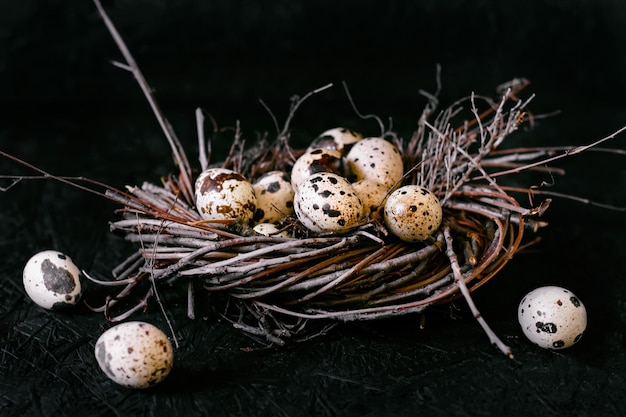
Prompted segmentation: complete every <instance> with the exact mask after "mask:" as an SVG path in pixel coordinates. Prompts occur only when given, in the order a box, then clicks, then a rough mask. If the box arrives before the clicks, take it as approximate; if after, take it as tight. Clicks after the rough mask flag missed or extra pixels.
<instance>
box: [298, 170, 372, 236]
mask: <svg viewBox="0 0 626 417" xmlns="http://www.w3.org/2000/svg"><path fill="white" fill-rule="evenodd" d="M294 209H295V212H296V216H297V217H298V220H300V222H301V223H302V224H303V225H304V226H305V227H306V228H307V229H309V230H311V231H313V232H318V233H341V232H346V231H348V230H350V229H352V228H353V227H355V226H356V225H357V224H358V223H359V221H360V220H361V218H362V217H363V203H361V200H360V199H359V197H358V196H357V195H356V191H355V190H354V187H352V184H350V183H349V182H348V180H346V179H345V178H344V177H342V176H340V175H337V174H334V173H331V172H319V173H317V174H313V175H312V176H310V177H309V178H307V179H306V180H304V181H303V182H302V184H300V187H298V189H297V190H296V196H295V199H294Z"/></svg>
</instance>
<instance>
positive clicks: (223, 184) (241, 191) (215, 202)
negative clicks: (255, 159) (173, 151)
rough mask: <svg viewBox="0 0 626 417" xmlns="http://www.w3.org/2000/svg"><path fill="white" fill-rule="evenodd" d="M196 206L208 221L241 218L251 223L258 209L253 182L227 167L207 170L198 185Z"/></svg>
mask: <svg viewBox="0 0 626 417" xmlns="http://www.w3.org/2000/svg"><path fill="white" fill-rule="evenodd" d="M195 195H196V208H197V210H198V212H199V213H200V215H201V216H202V218H203V219H206V220H238V221H241V222H243V223H248V222H250V221H251V220H252V218H253V216H254V213H255V212H256V204H257V201H256V195H255V194H254V188H253V187H252V184H251V183H250V182H249V181H248V180H247V179H246V178H245V177H244V176H243V175H241V174H239V173H237V172H235V171H232V170H230V169H225V168H209V169H207V170H205V171H203V172H202V173H201V174H200V175H199V176H198V179H197V180H196V184H195Z"/></svg>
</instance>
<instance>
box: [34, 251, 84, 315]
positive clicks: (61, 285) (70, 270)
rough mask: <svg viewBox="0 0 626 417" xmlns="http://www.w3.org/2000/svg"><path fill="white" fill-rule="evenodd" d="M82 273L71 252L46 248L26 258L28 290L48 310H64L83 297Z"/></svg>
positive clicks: (36, 301)
mask: <svg viewBox="0 0 626 417" xmlns="http://www.w3.org/2000/svg"><path fill="white" fill-rule="evenodd" d="M80 276H81V273H80V270H79V269H78V267H77V266H76V265H75V264H74V262H73V261H72V259H71V258H70V257H69V256H67V255H65V254H63V253H61V252H59V251H55V250H45V251H41V252H39V253H37V254H35V255H33V256H32V257H31V258H30V259H29V260H28V261H27V262H26V265H25V266H24V271H23V277H22V278H23V284H24V289H25V290H26V294H28V296H29V297H30V299H31V300H33V302H35V304H37V305H39V306H40V307H43V308H45V309H47V310H63V309H67V308H69V307H72V306H74V305H75V304H76V303H77V302H78V301H79V300H80V298H81V296H82V286H81V281H80Z"/></svg>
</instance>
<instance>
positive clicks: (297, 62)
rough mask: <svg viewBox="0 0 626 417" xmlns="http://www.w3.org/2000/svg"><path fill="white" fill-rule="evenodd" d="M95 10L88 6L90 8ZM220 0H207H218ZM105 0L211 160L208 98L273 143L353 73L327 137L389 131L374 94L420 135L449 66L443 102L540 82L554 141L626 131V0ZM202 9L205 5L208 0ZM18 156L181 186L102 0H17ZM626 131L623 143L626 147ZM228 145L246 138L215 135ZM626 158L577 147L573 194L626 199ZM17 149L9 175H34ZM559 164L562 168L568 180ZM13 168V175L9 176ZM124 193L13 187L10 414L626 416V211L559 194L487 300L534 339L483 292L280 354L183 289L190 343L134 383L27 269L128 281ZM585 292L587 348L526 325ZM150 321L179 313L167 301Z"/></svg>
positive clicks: (8, 225)
mask: <svg viewBox="0 0 626 417" xmlns="http://www.w3.org/2000/svg"><path fill="white" fill-rule="evenodd" d="M77 3H78V2H77ZM195 3H198V4H195ZM562 3H564V2H559V1H547V0H542V1H529V2H497V1H472V2H470V1H461V0H455V1H452V2H438V1H422V2H400V1H398V2H373V1H360V2H352V1H350V2H331V1H319V2H314V3H313V2H306V3H305V2H292V1H276V2H271V5H269V4H265V3H262V2H258V5H254V4H249V3H248V2H242V1H217V2H193V3H192V2H164V1H163V2H147V1H129V0H123V1H119V0H118V1H115V2H105V3H104V5H105V7H106V8H107V10H109V12H110V14H111V17H112V19H113V20H114V22H115V23H116V24H117V26H118V28H119V29H120V31H121V33H122V35H123V36H124V38H125V40H126V41H127V43H128V44H129V47H130V48H131V51H132V52H133V53H134V55H135V58H136V59H137V61H138V63H139V65H140V66H141V68H142V70H143V72H144V75H145V76H146V77H147V79H148V81H149V82H150V84H151V85H152V86H153V87H154V89H155V91H156V94H157V98H158V99H159V102H160V104H161V105H162V107H163V110H164V111H165V113H166V115H167V116H168V118H169V119H170V121H171V122H172V124H173V125H174V128H175V130H176V131H177V133H178V135H179V136H180V137H181V139H182V140H183V142H184V144H185V146H186V148H187V149H188V150H189V156H190V159H191V160H192V161H193V163H195V161H196V159H197V155H196V153H195V150H196V139H195V124H194V116H193V112H194V110H195V108H196V107H199V106H200V107H203V108H205V109H206V110H207V111H208V112H210V113H211V114H212V115H213V116H214V117H215V119H216V120H217V122H218V123H220V125H224V126H232V125H234V123H235V121H236V120H241V122H242V127H243V129H244V132H245V133H246V134H247V135H248V137H249V138H251V139H253V138H254V137H255V135H256V133H257V132H265V131H273V130H274V126H273V122H272V119H271V117H270V116H269V115H268V113H267V111H266V110H265V109H264V108H263V106H261V105H260V104H259V102H258V100H259V99H262V100H263V101H264V102H265V103H266V104H267V105H268V107H269V108H270V109H272V111H273V112H274V113H275V114H276V117H277V118H278V120H279V121H282V120H284V117H285V116H286V113H287V110H288V105H289V98H290V97H291V96H292V95H293V94H300V95H303V94H305V93H307V92H309V91H311V90H313V89H315V88H318V87H321V86H323V85H325V84H327V83H329V82H333V83H335V87H333V88H332V89H331V90H329V91H326V92H324V93H322V94H319V95H317V96H315V97H313V98H312V99H310V100H309V101H307V102H306V103H305V104H304V105H303V106H302V108H301V111H300V112H299V113H298V114H297V117H296V118H295V119H294V122H293V127H294V137H295V139H296V140H302V141H305V140H307V139H308V138H310V137H311V135H315V134H317V133H319V131H321V130H323V129H326V128H328V127H334V126H337V125H349V127H352V128H355V129H357V130H360V131H362V132H363V133H365V134H375V133H376V132H377V126H376V125H374V124H373V123H371V122H362V121H359V120H358V118H356V117H355V115H354V113H353V112H352V110H351V109H350V106H349V104H348V102H347V100H346V98H345V94H344V92H343V89H342V88H341V81H344V80H345V81H346V82H347V85H348V87H349V88H350V91H351V93H352V95H353V97H354V99H355V101H356V102H357V105H358V106H359V108H360V110H361V111H363V112H365V113H375V114H378V115H379V116H381V117H383V118H385V119H386V118H387V117H393V120H394V126H395V129H396V130H397V131H398V132H400V134H401V135H402V136H408V135H409V134H410V133H411V131H412V129H413V128H414V126H415V121H416V117H417V116H418V115H419V113H420V112H421V109H422V107H423V105H424V99H423V98H422V97H421V96H420V95H419V93H418V90H419V89H424V90H426V91H430V92H432V91H434V90H435V81H434V80H435V67H436V65H437V64H441V65H442V83H443V90H442V95H441V101H442V103H443V104H449V103H450V102H451V101H453V100H456V99H458V98H461V97H463V96H466V95H468V94H469V93H471V92H472V91H475V92H477V93H480V94H487V95H490V94H492V93H493V89H494V87H495V86H496V85H497V84H499V83H501V82H504V81H506V80H508V79H511V78H513V77H516V76H523V77H526V78H529V79H530V80H531V82H532V84H531V85H530V87H529V90H530V91H532V92H534V93H536V95H537V96H536V98H535V100H534V101H533V104H532V106H531V109H532V110H533V111H535V112H536V113H547V112H552V111H554V110H559V111H560V113H559V114H558V115H556V116H554V117H551V118H548V119H542V120H540V121H538V124H537V126H536V128H535V129H534V131H532V132H529V133H521V134H520V135H521V136H520V137H521V138H528V139H529V140H530V141H532V143H533V144H545V145H566V144H567V145H578V144H585V143H589V142H591V141H593V140H595V139H599V138H601V137H603V136H604V135H606V134H609V133H611V132H612V131H614V130H617V129H618V128H619V127H621V126H623V125H624V124H626V106H624V104H623V92H624V91H625V87H626V81H625V80H626V78H624V77H623V74H624V73H626V55H625V54H624V53H623V41H624V40H625V39H626V36H625V35H626V28H625V27H624V26H623V22H624V21H625V19H626V6H624V5H622V4H621V3H619V2H616V1H613V2H611V1H583V0H578V1H570V2H567V5H563V4H562ZM192 4H193V6H192ZM0 45H1V48H0V105H1V106H2V108H3V111H2V113H0V149H2V150H4V151H6V152H9V153H12V154H14V155H16V156H19V157H21V158H23V159H25V160H27V161H28V162H30V163H33V164H34V165H37V166H39V167H41V168H44V169H46V170H48V171H50V172H52V173H55V174H59V175H71V176H79V175H83V176H86V177H89V178H93V179H96V180H99V181H102V182H105V183H107V184H110V185H113V186H115V187H123V186H124V185H126V184H140V183H141V182H142V181H144V180H147V181H152V182H158V179H159V176H160V175H164V174H167V173H169V172H171V171H172V170H173V164H172V162H171V157H170V154H169V149H168V147H167V143H166V141H165V139H164V138H163V135H162V134H161V132H160V130H159V127H158V125H157V123H156V121H155V120H154V118H153V117H152V115H151V113H150V109H149V107H148V105H147V104H146V103H145V100H144V99H143V97H142V95H141V92H140V90H139V88H138V87H137V85H136V84H135V83H134V80H133V79H132V76H131V75H130V74H128V73H126V72H124V71H122V70H120V69H117V68H114V67H113V66H112V65H110V64H109V63H108V60H110V59H120V58H119V53H118V52H117V50H116V49H115V46H114V45H113V42H112V41H111V39H110V37H109V35H108V33H107V32H106V30H105V28H104V25H103V24H102V22H101V20H100V19H99V17H98V16H97V14H96V12H95V7H94V6H93V4H91V3H90V2H88V1H86V2H80V3H79V4H73V5H69V4H67V3H66V2H63V1H58V0H57V1H52V0H51V1H46V2H34V1H32V2H19V3H18V2H15V3H10V2H7V1H4V2H2V3H0ZM623 141H624V135H622V136H620V137H618V138H616V139H615V140H614V141H612V142H610V143H609V145H610V146H614V147H618V148H622V149H623V148H624V144H623ZM215 146H216V158H218V157H219V155H220V152H222V154H223V152H224V151H225V149H227V148H228V144H215ZM624 162H625V161H624V156H619V155H611V154H605V153H602V154H601V153H592V152H589V153H585V154H582V155H578V156H574V157H571V159H568V160H565V161H562V163H559V166H561V167H563V168H565V169H566V170H567V175H566V176H565V177H556V178H555V182H556V183H555V185H554V186H553V188H552V189H553V190H554V191H558V192H563V193H570V194H575V195H577V196H580V197H584V198H591V199H594V200H598V201H601V202H604V203H612V204H617V205H622V206H625V205H626V199H625V197H624V187H625V185H626V170H625V169H624V166H625V165H624ZM31 173H32V172H31V171H28V170H26V169H24V168H22V167H19V166H18V165H17V164H15V163H13V162H10V161H8V160H5V159H0V174H31ZM546 179H547V180H549V178H546ZM7 184H8V182H3V184H2V185H3V186H5V185H7ZM115 208H116V206H115V205H114V204H112V203H110V202H108V201H104V200H103V199H102V198H100V197H98V196H95V195H91V194H89V193H86V192H83V191H80V190H77V189H74V188H70V187H68V186H66V185H62V184H59V183H55V182H53V181H24V182H22V183H20V184H18V185H17V186H15V187H13V188H11V189H10V190H9V191H7V192H5V193H0V224H1V232H0V252H1V253H2V259H3V262H2V263H1V264H0V280H1V285H0V300H1V302H0V415H2V416H52V415H54V416H70V415H71V416H74V415H90V416H109V415H111V416H112V415H120V416H121V415H124V416H126V415H168V416H175V415H196V414H197V415H232V416H240V415H248V416H256V415H259V416H262V415H272V416H282V415H284V416H305V415H315V416H353V415H354V416H356V415H359V416H380V415H407V416H408V415H412V416H414V415H419V414H421V415H428V416H431V415H432V416H439V415H441V416H450V415H455V416H482V415H497V416H505V415H506V416H514V415H525V416H526V415H569V416H622V415H624V414H625V413H626V405H625V404H624V400H625V397H626V388H624V387H625V383H626V374H625V373H626V352H625V348H626V340H625V338H624V337H625V331H626V327H625V324H626V313H624V309H625V308H626V284H624V280H623V274H624V270H625V269H626V260H625V258H624V256H623V251H624V244H623V242H624V238H625V237H626V231H625V228H624V227H625V225H626V214H625V213H619V212H614V211H610V210H604V209H601V208H595V207H592V206H589V205H585V204H581V203H578V202H573V201H570V200H567V199H556V200H555V201H554V202H553V204H552V206H551V207H550V209H549V210H548V211H547V212H546V214H545V220H547V221H548V222H549V223H550V226H549V227H548V228H546V229H544V230H542V231H541V232H540V234H541V236H542V238H543V240H542V242H541V243H540V244H539V245H537V246H535V247H534V248H533V250H532V251H529V252H528V253H525V254H520V255H518V256H516V257H515V258H514V259H513V260H512V261H511V262H510V263H509V264H508V265H507V266H506V268H505V269H504V270H503V271H502V272H501V273H500V274H499V275H498V276H497V277H496V278H494V279H493V280H492V281H490V282H489V283H488V284H487V285H486V286H485V287H483V288H481V290H479V291H478V292H476V293H475V296H474V297H475V301H476V303H477V305H478V307H479V309H480V310H481V311H482V312H483V315H484V316H485V318H486V319H487V321H488V322H489V323H490V324H491V326H492V327H493V329H494V330H495V331H496V333H498V334H499V335H500V336H501V337H502V338H503V339H504V341H505V342H506V343H508V344H509V345H510V346H511V347H512V349H513V352H514V354H515V359H513V360H510V359H507V358H506V357H504V355H502V354H501V353H500V352H499V351H497V349H496V348H495V347H494V346H491V345H490V344H489V342H488V340H487V338H486V337H485V335H484V334H483V333H482V330H481V329H480V327H479V326H478V324H477V323H476V322H475V320H474V319H473V318H472V317H471V315H470V314H469V312H468V310H467V307H466V306H465V303H464V302H462V301H459V302H457V303H456V305H455V308H453V309H448V308H440V309H435V310H433V311H431V312H429V313H428V314H427V315H426V328H425V329H424V330H421V331H420V330H418V324H417V318H416V317H404V318H401V319H397V320H388V321H384V322H368V323H353V324H346V325H341V326H339V327H338V328H336V329H335V330H334V331H332V332H331V333H330V334H328V335H327V336H326V337H323V338H320V339H316V340H312V341H310V342H307V343H303V344H298V345H294V346H291V347H287V348H284V349H279V350H260V351H253V352H245V351H243V350H241V348H242V347H255V346H257V345H256V344H255V342H254V341H253V340H251V339H249V338H247V337H246V336H243V335H242V334H240V333H239V332H237V331H236V330H234V329H232V328H231V327H230V326H229V325H228V324H227V323H223V322H219V321H215V320H214V319H213V318H202V317H200V318H198V319H196V320H195V321H191V320H189V319H187V318H186V316H185V305H184V298H178V297H176V296H175V294H172V295H171V297H170V296H166V297H165V303H166V304H165V305H166V308H167V311H168V314H169V317H170V319H171V320H172V323H173V326H174V328H175V330H176V334H177V336H178V339H179V341H180V346H179V347H178V349H177V351H176V366H175V368H174V370H173V371H172V374H171V375H170V376H169V377H168V379H167V380H166V381H165V382H163V383H162V384H160V385H159V386H157V387H156V388H154V389H151V390H146V391H131V390H127V389H124V388H121V387H118V386H116V385H114V384H113V383H112V382H110V381H109V380H107V379H106V377H105V376H104V374H103V373H102V372H101V371H100V370H99V369H98V367H97V364H96V362H95V358H94V356H93V347H94V343H95V340H96V339H97V337H98V336H99V335H100V334H101V333H102V331H103V330H104V329H106V328H108V327H109V324H108V323H107V322H106V321H105V320H104V317H103V316H102V315H100V314H94V313H90V312H88V311H87V310H86V309H84V308H77V309H74V310H72V311H70V312H65V313H52V312H47V311H43V310H42V309H40V308H38V307H36V306H34V305H33V304H32V303H31V302H30V300H29V299H28V298H27V296H26V294H25V292H24V290H23V287H22V284H21V272H22V268H23V266H24V264H25V262H26V261H27V259H28V258H29V257H30V256H31V255H32V254H34V253H36V252H38V251H40V250H44V249H57V250H60V251H62V252H64V253H66V254H68V255H70V256H71V257H72V258H73V259H74V261H75V262H76V263H77V264H78V265H79V267H80V268H82V269H85V270H87V271H90V272H92V273H94V274H96V275H101V276H103V275H106V274H107V273H108V272H109V271H110V270H111V268H113V267H114V266H115V265H117V263H118V262H120V261H121V260H123V259H124V258H125V257H126V256H127V255H128V254H129V250H130V248H129V245H128V244H127V243H125V242H123V241H122V240H121V239H120V238H119V237H116V236H112V235H110V234H109V232H108V224H107V222H108V221H110V220H113V219H114V218H115V215H114V213H113V211H114V210H115ZM548 284H555V285H562V286H566V287H568V288H569V289H570V290H572V291H573V292H574V293H576V294H577V295H578V296H579V297H580V299H581V300H582V301H583V302H584V303H585V305H586V307H587V310H588V313H589V327H588V332H587V333H586V334H585V335H584V337H583V339H582V340H581V342H580V343H579V344H577V345H576V346H574V347H573V348H571V349H569V350H566V351H560V352H551V351H544V350H540V349H539V348H536V347H534V346H532V345H530V343H529V342H528V341H527V340H526V339H525V338H524V336H523V335H522V333H521V331H520V329H519V326H518V324H517V318H516V308H517V303H518V302H519V300H520V299H521V298H522V296H523V295H524V294H525V293H526V292H527V291H529V290H531V289H533V288H534V287H536V286H539V285H548ZM136 318H140V319H145V320H147V321H151V322H153V323H156V324H158V325H161V326H163V325H164V321H163V316H162V314H161V313H160V311H159V310H158V308H157V306H156V305H151V307H150V309H149V310H148V311H147V312H145V313H139V314H138V315H137V316H136Z"/></svg>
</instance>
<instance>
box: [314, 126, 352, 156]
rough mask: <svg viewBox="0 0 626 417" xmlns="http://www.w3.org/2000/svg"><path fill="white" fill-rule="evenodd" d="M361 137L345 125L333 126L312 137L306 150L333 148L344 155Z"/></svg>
mask: <svg viewBox="0 0 626 417" xmlns="http://www.w3.org/2000/svg"><path fill="white" fill-rule="evenodd" d="M361 139H363V136H362V135H361V134H360V133H358V132H355V131H353V130H350V129H346V128H345V127H335V128H333V129H328V130H326V131H324V132H323V133H322V134H320V135H319V136H318V137H316V138H315V139H313V141H312V142H311V144H310V145H309V147H308V149H307V150H308V151H311V150H313V149H319V148H323V149H334V150H336V151H339V152H341V154H342V155H345V154H346V153H347V152H348V151H349V150H350V148H351V147H352V145H354V144H355V143H357V142H358V141H360V140H361Z"/></svg>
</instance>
